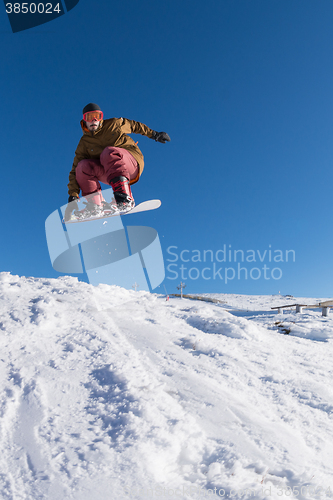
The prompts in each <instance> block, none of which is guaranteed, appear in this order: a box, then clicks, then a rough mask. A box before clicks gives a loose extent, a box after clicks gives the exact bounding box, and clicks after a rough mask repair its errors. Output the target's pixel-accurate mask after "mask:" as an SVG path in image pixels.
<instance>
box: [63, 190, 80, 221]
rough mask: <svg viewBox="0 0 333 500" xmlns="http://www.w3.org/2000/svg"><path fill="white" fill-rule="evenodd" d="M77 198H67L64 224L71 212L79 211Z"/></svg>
mask: <svg viewBox="0 0 333 500" xmlns="http://www.w3.org/2000/svg"><path fill="white" fill-rule="evenodd" d="M77 200H78V197H77V196H70V197H69V198H68V205H67V207H66V210H65V216H64V220H65V222H66V221H68V220H70V218H71V215H72V212H73V210H79V205H78V204H77Z"/></svg>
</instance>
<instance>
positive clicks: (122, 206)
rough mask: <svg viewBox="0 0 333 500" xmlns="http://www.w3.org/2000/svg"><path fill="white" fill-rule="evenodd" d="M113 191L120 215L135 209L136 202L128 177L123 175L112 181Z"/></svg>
mask: <svg viewBox="0 0 333 500" xmlns="http://www.w3.org/2000/svg"><path fill="white" fill-rule="evenodd" d="M110 184H111V186H112V189H113V194H114V198H115V200H116V203H117V207H118V210H119V212H120V214H125V213H126V212H129V211H130V210H132V208H134V206H135V202H134V198H133V195H132V191H131V187H130V184H129V180H128V179H127V177H124V176H123V175H121V176H120V177H114V178H113V179H111V180H110Z"/></svg>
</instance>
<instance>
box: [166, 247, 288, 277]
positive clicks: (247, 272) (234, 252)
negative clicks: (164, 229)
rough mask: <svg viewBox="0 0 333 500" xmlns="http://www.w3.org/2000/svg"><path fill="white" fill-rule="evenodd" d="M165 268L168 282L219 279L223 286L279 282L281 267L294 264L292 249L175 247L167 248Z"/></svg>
mask: <svg viewBox="0 0 333 500" xmlns="http://www.w3.org/2000/svg"><path fill="white" fill-rule="evenodd" d="M167 255H168V256H167V258H166V261H167V262H168V263H169V264H168V265H167V266H166V270H167V276H166V277H167V279H169V280H177V279H182V280H187V279H188V280H194V281H195V280H198V279H204V280H206V281H209V280H220V281H223V282H224V283H225V284H226V285H227V284H228V282H229V281H233V280H259V279H264V280H270V279H273V280H280V279H281V278H282V276H283V271H282V268H281V265H282V264H285V263H291V262H295V261H296V252H295V250H290V249H289V250H280V249H273V248H272V245H268V247H267V248H265V249H261V250H254V249H248V250H243V249H238V248H237V249H234V248H233V247H232V245H231V244H228V245H227V244H224V245H222V247H221V248H219V249H218V250H209V249H205V250H189V249H179V248H178V247H177V246H169V247H168V248H167Z"/></svg>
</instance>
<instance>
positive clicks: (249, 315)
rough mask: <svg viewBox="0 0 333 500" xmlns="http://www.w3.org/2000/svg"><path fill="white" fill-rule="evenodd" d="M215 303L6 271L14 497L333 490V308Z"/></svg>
mask: <svg viewBox="0 0 333 500" xmlns="http://www.w3.org/2000/svg"><path fill="white" fill-rule="evenodd" d="M212 297H217V298H218V297H219V298H220V299H221V300H224V301H225V302H226V304H214V303H206V302H200V301H193V300H189V299H180V298H170V300H169V301H167V300H166V298H165V296H162V295H157V294H149V293H146V292H140V291H136V292H135V291H134V290H133V291H132V290H131V291H128V290H125V289H123V288H119V287H116V286H107V285H99V286H98V287H93V286H92V285H89V284H86V283H82V282H79V281H78V280H77V279H76V278H72V277H61V278H58V279H37V278H24V277H18V276H13V275H11V274H9V273H0V343H1V344H0V383H1V401H0V440H1V448H0V449H1V455H0V498H1V499H14V500H21V499H22V500H23V499H24V500H26V499H27V500H30V499H31V500H37V499H38V500H39V499H48V500H67V499H75V500H93V499H97V500H118V499H119V500H123V499H127V498H128V499H145V500H146V499H150V498H160V499H170V498H183V499H201V498H233V499H237V500H240V499H243V500H244V499H253V498H255V499H267V500H268V499H281V498H284V499H285V498H298V499H306V498H330V497H331V495H333V459H332V448H333V385H332V381H333V369H332V355H333V314H332V315H329V316H327V317H323V316H321V311H320V310H310V311H305V312H304V313H303V314H296V313H295V311H289V312H286V313H284V314H283V315H281V314H277V313H276V312H272V311H271V310H270V308H271V307H272V306H275V305H279V304H282V302H283V301H284V302H285V303H286V300H287V303H288V301H289V300H290V301H294V302H295V303H296V302H304V300H305V299H301V300H299V299H286V298H283V297H279V296H256V297H250V296H241V295H239V296H237V295H227V294H218V295H212ZM319 300H321V299H306V301H307V302H309V303H311V302H312V303H316V302H318V301H319ZM239 309H243V310H244V309H245V310H250V312H243V313H242V312H241V311H236V310H239ZM242 314H243V315H242ZM286 331H287V333H289V334H286Z"/></svg>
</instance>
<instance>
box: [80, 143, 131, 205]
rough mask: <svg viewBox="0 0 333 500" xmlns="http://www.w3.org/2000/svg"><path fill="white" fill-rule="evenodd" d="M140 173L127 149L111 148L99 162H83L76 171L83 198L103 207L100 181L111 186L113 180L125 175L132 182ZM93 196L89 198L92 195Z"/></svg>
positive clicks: (101, 156) (106, 149) (88, 160)
mask: <svg viewBox="0 0 333 500" xmlns="http://www.w3.org/2000/svg"><path fill="white" fill-rule="evenodd" d="M138 173H139V166H138V162H137V161H136V159H135V158H134V156H132V155H131V153H130V152H129V151H127V149H123V148H116V147H112V146H109V147H107V148H105V149H104V150H103V151H102V153H101V155H100V157H99V160H93V159H86V160H81V161H80V162H79V163H78V165H77V167H76V170H75V175H76V180H77V182H78V184H79V186H80V188H81V190H82V196H85V197H88V198H87V199H89V201H92V202H93V203H96V204H97V205H101V203H102V200H103V196H102V192H101V185H100V183H99V181H101V182H103V183H104V184H110V181H111V179H114V177H119V176H121V175H123V176H124V177H127V179H129V180H130V181H131V180H132V179H135V178H136V177H137V175H138ZM92 194H94V195H93V196H89V195H92Z"/></svg>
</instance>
